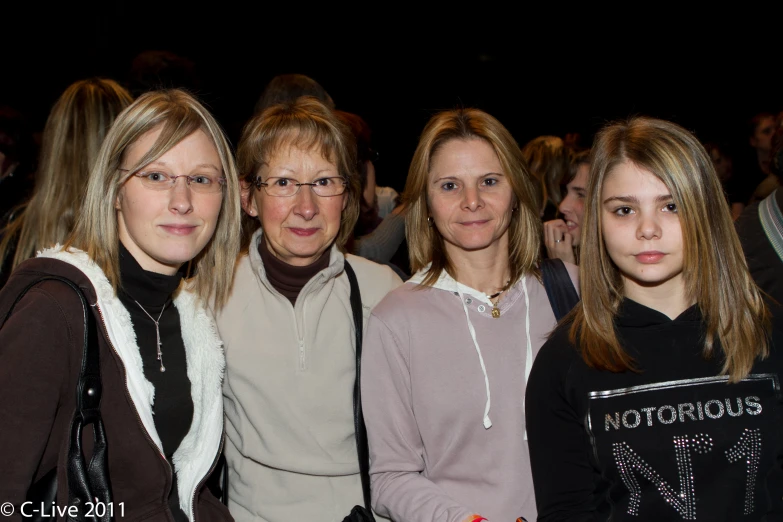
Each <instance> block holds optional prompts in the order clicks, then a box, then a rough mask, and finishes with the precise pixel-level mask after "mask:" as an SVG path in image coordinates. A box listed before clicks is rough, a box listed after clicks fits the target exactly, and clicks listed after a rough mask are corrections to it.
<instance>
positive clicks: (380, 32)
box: [0, 0, 783, 190]
mask: <svg viewBox="0 0 783 522" xmlns="http://www.w3.org/2000/svg"><path fill="white" fill-rule="evenodd" d="M770 4H771V3H770ZM545 5H546V6H547V7H542V4H513V5H512V4H508V5H506V4H504V5H501V4H492V3H487V4H470V5H468V4H466V5H465V6H463V7H459V4H442V5H439V6H437V7H433V6H429V5H427V4H420V5H419V4H415V5H411V6H408V7H404V6H402V5H400V4H357V5H356V6H352V7H350V8H348V7H346V8H344V9H343V10H342V12H337V11H338V6H337V5H328V6H324V5H322V6H321V8H320V9H315V8H312V7H309V6H307V5H305V4H299V3H288V4H275V5H274V6H271V5H268V4H258V3H239V2H231V1H226V2H213V3H202V4H196V3H175V2H165V1H161V2H147V1H142V2H129V1H126V0H122V1H120V0H115V1H109V2H92V1H87V2H80V3H78V4H74V5H60V6H44V5H43V4H32V3H30V4H18V5H17V4H14V6H15V9H16V11H14V13H18V14H9V12H8V11H6V6H4V12H6V15H7V19H6V20H4V21H3V25H4V26H5V27H6V28H7V30H6V38H4V42H3V49H4V51H3V58H2V78H0V103H10V104H12V105H14V106H17V107H19V108H20V109H22V110H23V111H24V112H26V113H27V114H28V115H29V116H30V118H31V120H32V121H33V123H34V124H35V126H36V128H37V129H39V130H40V129H42V128H43V123H44V122H45V119H46V117H47V115H48V111H49V109H50V108H51V106H52V104H53V103H54V101H55V100H56V98H57V97H58V96H59V94H60V93H61V92H62V91H63V90H64V89H65V88H66V87H67V86H68V84H70V83H71V82H73V81H75V80H78V79H81V78H84V77H87V76H93V75H97V76H108V77H112V78H114V79H117V80H120V81H122V82H125V81H126V80H127V79H128V75H129V70H130V65H131V62H132V60H133V57H134V56H135V55H136V54H137V53H139V52H141V51H143V50H150V49H164V50H169V51H172V52H174V53H177V54H179V55H180V56H182V57H184V58H186V59H188V60H190V61H192V62H193V63H194V64H195V67H196V73H197V76H198V78H199V84H198V88H197V90H198V92H197V94H199V96H200V97H201V98H202V100H203V101H204V102H205V103H206V104H207V105H208V106H209V107H210V108H211V109H212V111H213V112H214V114H215V115H216V116H217V117H218V119H219V120H220V121H221V123H222V124H223V126H224V127H225V129H226V131H227V133H228V135H229V137H230V138H231V141H232V143H234V144H236V142H237V140H238V137H239V132H240V130H241V126H242V124H243V123H244V121H245V120H246V119H247V118H248V117H249V116H250V114H251V113H252V109H253V104H254V103H255V101H256V98H257V97H258V95H259V94H260V93H261V90H262V89H263V87H264V85H265V84H266V82H267V81H269V80H270V79H271V78H272V77H273V76H274V75H276V74H281V73H294V72H296V73H303V74H307V75H309V76H311V77H313V78H314V79H316V80H317V81H318V82H320V83H321V84H322V85H323V86H324V87H325V88H326V90H327V91H328V92H329V93H330V94H331V96H332V98H333V99H334V100H335V102H336V104H337V107H338V108H340V109H343V110H347V111H352V112H356V113H358V114H360V115H361V116H363V117H364V118H365V119H366V120H367V121H368V123H369V124H370V126H371V127H372V128H373V132H374V141H375V146H376V149H378V150H379V152H380V160H379V162H378V164H377V171H378V178H379V183H380V184H386V185H391V186H393V187H395V188H396V189H398V190H401V189H402V187H403V184H404V180H405V175H406V172H407V167H408V163H409V161H410V159H411V156H412V154H413V150H414V148H415V145H416V141H417V139H418V134H419V132H420V131H421V129H422V128H423V126H424V124H425V123H426V121H427V119H428V118H429V117H430V116H431V115H432V114H433V113H434V112H435V111H437V110H440V109H446V108H452V107H454V106H457V105H464V106H476V107H479V108H481V109H484V110H486V111H488V112H490V113H491V114H493V115H494V116H496V117H497V118H498V119H499V120H500V121H501V122H503V123H504V124H505V125H506V126H507V127H508V128H509V130H510V131H511V132H512V134H513V135H514V136H515V137H516V139H517V141H518V142H519V144H520V145H523V144H524V143H525V142H526V141H527V140H529V139H531V138H533V137H535V136H538V135H541V134H556V135H560V136H563V135H564V134H565V133H566V132H579V133H581V135H582V137H583V142H584V144H585V145H589V143H590V141H591V140H592V136H593V134H594V133H595V131H596V130H597V129H598V128H599V127H600V126H601V125H602V124H603V123H605V122H607V121H609V120H612V119H615V118H622V117H626V116H629V115H632V114H647V115H651V116H657V117H661V118H666V119H671V120H673V121H676V122H678V123H680V124H682V125H684V126H686V127H687V128H689V129H691V130H693V131H694V132H695V133H696V134H697V136H698V137H699V138H701V139H703V140H707V139H710V140H713V139H714V140H722V141H726V142H730V143H731V144H733V145H737V146H739V145H740V144H744V138H743V132H744V122H745V121H746V120H747V119H748V118H749V117H750V116H752V115H753V114H755V113H756V112H759V111H762V110H765V111H770V112H778V111H779V110H781V109H783V95H782V94H781V92H782V91H781V88H780V85H781V82H782V81H783V72H781V71H783V68H781V65H783V61H782V60H781V54H782V53H781V46H780V36H779V35H780V34H781V31H780V28H779V27H780V25H781V24H780V21H779V18H778V16H779V14H780V13H779V11H780V8H779V7H776V6H772V5H761V4H759V5H748V6H747V7H743V6H739V7H738V6H732V8H731V10H726V11H721V8H720V7H718V6H717V5H713V6H712V7H709V8H707V7H703V8H699V9H696V8H695V7H688V6H687V5H672V6H665V5H663V4H655V6H654V7H653V6H652V5H651V4H650V5H648V4H623V5H624V6H625V7H623V8H622V9H623V11H622V12H620V11H617V10H614V11H610V10H606V11H605V12H601V11H600V10H599V9H598V8H596V7H594V6H590V7H582V8H574V7H569V6H567V5H566V4H561V3H551V4H545ZM424 8H427V9H430V10H429V11H427V12H426V13H425V12H423V11H422V10H423V9H424ZM4 18H6V17H5V16H4Z"/></svg>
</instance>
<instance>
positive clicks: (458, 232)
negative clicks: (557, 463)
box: [362, 108, 576, 522]
mask: <svg viewBox="0 0 783 522" xmlns="http://www.w3.org/2000/svg"><path fill="white" fill-rule="evenodd" d="M534 183H535V182H534V180H533V178H531V176H530V175H529V174H528V172H527V167H526V162H525V160H524V157H523V156H522V153H521V151H520V149H519V147H518V145H517V143H516V141H514V138H513V137H512V136H511V134H510V133H509V132H508V130H507V129H506V128H505V127H504V126H503V125H502V124H501V123H500V122H499V121H498V120H497V119H495V118H494V117H493V116H491V115H489V114H487V113H486V112H483V111H480V110H477V109H472V108H468V109H457V110H449V111H443V112H440V113H438V114H436V115H434V116H433V117H432V118H431V119H430V121H429V122H428V123H427V125H426V127H425V128H424V131H423V132H422V134H421V137H420V139H419V144H418V147H417V148H416V151H415V153H414V156H413V160H412V162H411V166H410V169H409V171H408V179H407V183H406V186H405V191H404V195H403V197H404V198H405V201H406V204H407V206H408V210H407V212H408V213H407V216H406V220H407V221H406V228H407V230H406V232H407V239H408V247H409V251H410V258H411V266H412V268H413V270H414V271H415V274H414V276H413V277H412V278H411V279H409V280H408V281H407V282H406V283H405V284H404V285H402V286H401V287H400V288H399V289H397V290H395V291H393V292H391V293H390V294H389V295H388V296H386V298H384V300H383V301H381V303H380V304H379V305H378V306H377V307H376V308H375V309H374V310H373V312H372V315H371V316H370V322H369V325H368V327H367V336H366V340H365V343H364V351H363V354H362V401H363V408H364V417H365V420H366V423H367V436H368V439H369V447H370V463H371V466H370V476H371V479H372V499H373V506H374V508H375V510H376V511H377V512H378V513H380V514H382V515H388V516H389V517H390V518H391V519H392V520H394V521H395V522H434V521H443V522H469V521H471V522H472V521H478V520H485V519H488V520H492V521H500V520H509V521H513V520H516V519H517V517H524V519H525V520H528V521H533V520H535V519H536V506H535V501H534V498H533V485H532V478H531V475H530V458H529V456H528V449H527V437H526V435H525V421H524V410H523V408H522V406H523V398H524V396H525V383H526V381H527V375H528V373H529V372H530V368H531V367H532V364H533V358H534V357H535V355H536V353H537V352H538V349H539V347H540V346H541V345H542V344H543V343H544V341H545V340H546V336H547V334H548V333H549V331H550V330H551V329H552V328H553V327H554V326H555V315H554V313H553V311H552V307H551V306H550V302H549V299H548V297H547V292H546V290H545V289H544V286H543V284H542V280H541V270H540V266H539V264H540V257H539V252H540V244H541V219H540V217H539V200H538V199H537V196H536V194H537V190H536V187H535V186H534ZM568 267H569V272H568V273H569V274H570V277H569V275H565V278H566V279H567V280H568V283H569V284H570V285H574V286H575V280H576V267H575V266H574V265H568ZM485 517H486V518H485Z"/></svg>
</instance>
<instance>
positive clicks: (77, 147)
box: [0, 78, 133, 269]
mask: <svg viewBox="0 0 783 522" xmlns="http://www.w3.org/2000/svg"><path fill="white" fill-rule="evenodd" d="M132 101H133V98H132V97H131V94H130V92H128V91H127V90H126V89H125V88H124V87H122V86H121V85H120V84H118V83H117V82H116V81H114V80H111V79H104V78H88V79H85V80H79V81H77V82H74V83H72V84H71V85H69V86H68V88H66V89H65V91H63V93H62V94H61V95H60V97H59V98H58V99H57V102H56V103H55V104H54V106H53V107H52V109H51V111H50V112H49V117H48V118H47V119H46V124H45V125H44V130H43V137H42V146H41V158H40V161H39V164H38V165H39V168H38V171H37V173H36V184H35V188H34V190H33V193H32V196H31V197H30V200H29V201H27V202H25V204H24V206H23V208H22V210H21V212H20V213H19V214H17V215H16V217H14V220H13V221H12V222H11V223H9V224H8V226H7V227H6V230H4V231H3V240H2V242H0V260H2V259H5V257H6V255H8V254H9V252H10V250H11V248H12V247H13V246H14V245H15V247H16V248H15V251H14V257H13V260H12V262H11V264H10V266H11V269H13V268H16V267H17V266H18V265H19V263H21V262H22V261H24V260H25V259H28V258H31V257H33V256H34V255H35V253H36V252H37V251H38V250H41V249H43V248H46V247H49V246H53V245H54V244H56V243H62V242H63V241H65V238H66V237H68V234H70V232H71V230H72V229H73V226H74V223H75V222H76V220H77V218H78V214H79V207H80V205H81V202H82V199H83V196H84V191H85V187H86V186H87V178H88V177H89V175H90V169H91V168H92V167H93V165H94V164H95V160H96V158H97V157H98V151H99V150H100V148H101V143H102V142H103V139H104V137H105V136H106V133H107V132H108V131H109V127H111V125H112V123H113V122H114V119H115V118H116V117H117V115H118V114H119V113H120V112H121V111H122V110H123V109H124V108H125V107H127V106H128V105H130V104H131V102H132Z"/></svg>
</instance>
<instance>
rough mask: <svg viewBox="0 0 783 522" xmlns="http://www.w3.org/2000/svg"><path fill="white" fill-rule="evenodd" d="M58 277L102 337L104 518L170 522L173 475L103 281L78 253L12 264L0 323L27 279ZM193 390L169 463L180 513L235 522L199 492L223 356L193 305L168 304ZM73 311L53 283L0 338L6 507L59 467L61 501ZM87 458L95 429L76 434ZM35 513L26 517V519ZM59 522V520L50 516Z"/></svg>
mask: <svg viewBox="0 0 783 522" xmlns="http://www.w3.org/2000/svg"><path fill="white" fill-rule="evenodd" d="M45 274H56V275H61V276H64V277H66V278H68V279H70V280H71V281H73V282H75V283H76V284H78V285H79V286H80V288H81V289H82V290H83V292H84V294H85V296H86V297H87V299H88V301H89V302H90V303H96V306H93V313H95V315H96V324H97V326H98V329H99V340H100V341H99V342H100V359H101V378H102V384H103V396H102V401H101V412H102V415H103V422H104V424H105V428H106V432H107V438H108V448H109V449H108V456H109V473H110V478H111V485H112V500H113V503H114V506H113V510H114V515H115V518H116V519H117V520H129V521H130V520H142V519H143V520H145V522H146V521H149V522H157V521H160V522H164V521H166V522H171V521H173V517H172V515H171V511H170V510H169V507H168V503H167V498H168V494H169V490H170V489H171V486H172V469H171V468H172V466H170V465H169V464H168V462H167V461H166V460H165V458H164V457H163V454H162V451H161V450H160V447H161V444H160V439H159V437H158V435H157V432H156V431H155V425H154V421H153V418H152V407H151V405H152V401H153V399H154V389H153V388H152V385H151V384H150V383H149V381H147V380H146V378H145V377H144V373H143V369H142V366H141V356H140V355H139V350H138V347H137V345H136V341H135V334H134V333H133V329H132V323H131V322H130V316H129V314H128V312H127V310H126V309H125V308H124V307H123V306H122V304H121V303H120V301H119V300H118V299H117V298H116V296H115V294H114V292H113V290H112V288H111V285H110V284H109V282H108V280H107V279H106V277H105V276H104V275H103V272H102V271H101V270H100V269H99V268H98V267H97V266H96V265H95V264H94V263H92V262H91V261H90V260H89V259H88V258H87V256H86V255H85V254H84V253H78V252H77V253H65V252H62V251H58V250H54V249H52V250H48V251H45V252H43V253H42V254H40V255H39V257H37V258H35V259H31V260H28V261H26V262H24V263H23V264H21V265H20V266H19V267H18V268H17V270H16V271H15V272H14V273H13V274H12V276H11V278H10V279H9V281H8V283H7V284H6V286H5V287H4V288H3V289H2V291H0V318H4V317H5V316H6V314H7V311H8V310H9V308H10V306H11V304H12V303H13V301H14V299H15V298H16V296H17V295H18V294H19V292H20V291H21V290H22V289H23V288H24V287H25V286H27V284H28V283H29V282H31V281H33V280H34V279H36V278H38V277H40V276H42V275H45ZM174 303H175V305H176V306H177V309H178V311H179V314H180V321H181V324H182V336H183V341H184V344H185V349H186V357H187V362H188V376H189V378H190V380H191V384H192V390H193V392H192V395H193V403H194V415H193V424H192V425H191V428H190V430H189V431H188V434H187V435H186V437H185V438H184V439H183V441H182V444H181V445H180V447H179V449H178V450H177V451H176V452H175V454H174V457H173V461H174V468H175V469H176V473H177V479H178V493H179V497H180V503H181V507H182V509H183V511H184V512H185V514H186V515H188V517H189V518H190V519H191V521H193V520H194V519H195V520H197V521H198V522H211V521H225V520H232V518H231V515H230V514H229V513H228V510H227V509H226V508H225V506H223V504H221V503H220V502H219V501H218V500H217V499H215V497H214V496H213V495H212V494H211V493H210V491H209V490H208V489H207V488H206V487H205V486H204V482H205V480H206V477H207V476H208V475H209V473H210V472H211V471H212V470H213V468H214V466H215V463H216V461H217V456H218V455H219V453H220V449H221V446H222V440H223V408H222V395H221V383H222V378H223V369H224V357H223V350H222V344H221V342H220V340H219V338H218V336H217V334H216V329H215V327H214V324H213V322H212V319H211V316H209V315H208V314H207V312H206V311H205V310H204V308H203V307H202V306H200V305H199V304H198V301H197V299H196V297H195V296H194V295H193V294H191V293H189V292H186V291H180V292H179V293H178V295H177V297H176V299H175V300H174ZM81 314H82V306H81V302H80V300H79V298H78V296H77V295H76V293H75V292H74V291H73V290H72V289H71V288H70V287H68V286H66V285H65V284H63V283H60V282H57V281H46V282H42V283H39V284H38V285H36V286H35V287H34V288H33V289H32V290H31V291H29V292H28V294H27V295H26V296H25V297H24V298H23V299H22V300H21V301H20V302H19V303H18V304H17V305H16V308H15V309H14V312H13V314H12V315H11V316H10V317H9V319H8V320H7V321H6V323H5V325H4V326H3V328H2V329H0V470H2V471H3V472H2V475H0V500H2V501H3V502H11V503H12V504H13V505H14V515H13V517H11V520H21V516H20V508H21V504H22V503H23V502H24V501H25V495H26V492H27V489H28V488H29V486H30V485H31V484H32V483H34V482H35V481H37V480H38V479H40V478H41V477H42V476H43V475H45V474H46V473H47V472H48V471H49V470H51V469H52V468H54V467H55V465H57V466H58V484H59V490H58V495H57V497H58V502H57V505H58V506H64V505H65V504H66V502H64V501H62V500H60V499H65V498H67V491H66V489H65V471H64V470H65V468H64V464H65V460H66V459H65V454H66V452H65V451H64V449H65V444H66V443H67V436H66V435H67V431H68V428H69V424H70V420H71V416H72V414H73V411H74V407H75V396H76V393H75V390H76V381H77V378H78V373H79V365H80V364H81V355H82V335H83V334H82V332H83V318H82V315H81ZM84 442H85V448H86V450H85V451H86V452H87V455H86V456H87V458H88V459H89V452H90V451H91V448H92V430H91V429H87V430H85V437H84ZM34 508H35V506H27V508H26V512H28V513H29V512H30V511H31V510H32V509H34ZM58 518H59V517H58Z"/></svg>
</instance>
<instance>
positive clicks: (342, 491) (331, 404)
mask: <svg viewBox="0 0 783 522" xmlns="http://www.w3.org/2000/svg"><path fill="white" fill-rule="evenodd" d="M261 239H262V237H261V231H259V232H257V233H256V234H255V235H254V237H253V241H252V242H251V245H252V246H251V248H250V253H249V255H247V256H244V257H243V258H241V259H240V260H239V262H238V264H237V272H236V276H235V280H234V288H233V291H232V294H231V297H230V298H229V300H228V303H227V304H226V306H225V307H224V308H223V309H222V310H221V311H220V313H219V314H218V315H217V325H218V329H219V332H220V336H221V338H222V339H223V342H224V347H225V352H226V376H225V381H224V388H223V396H224V404H225V414H226V444H225V453H226V459H227V462H228V466H229V509H230V511H231V513H232V515H233V516H234V518H235V519H236V520H237V521H238V522H244V521H251V520H252V521H254V522H261V521H264V522H291V521H318V522H331V521H336V522H341V521H342V519H343V518H344V517H345V516H346V515H347V514H348V513H349V511H350V510H351V508H352V507H353V506H354V505H356V504H361V503H362V491H361V482H360V480H359V474H358V473H359V464H358V458H357V454H356V441H355V438H354V421H353V387H354V380H355V376H356V371H355V337H354V335H355V334H354V327H353V316H352V312H351V303H350V286H349V282H348V277H347V275H346V274H345V271H344V270H343V266H344V261H345V258H346V257H345V256H344V255H343V254H342V253H341V252H340V251H339V250H338V249H337V248H336V247H332V250H331V253H330V257H329V266H328V267H327V268H326V269H324V270H322V271H321V272H319V273H318V274H316V276H315V277H313V279H311V280H310V281H309V282H308V283H307V284H306V285H305V287H304V288H303V289H302V292H301V293H300V294H299V297H298V298H297V300H296V306H292V305H291V302H290V301H289V300H288V299H287V298H286V297H284V296H283V295H281V294H280V293H279V292H277V291H276V290H275V289H274V288H273V287H272V285H271V284H270V283H269V281H268V279H267V277H266V273H265V270H264V266H263V264H262V261H261V256H260V255H259V253H258V249H257V248H256V246H255V245H257V244H258V241H260V240H261ZM347 259H348V261H349V262H350V263H351V266H352V267H353V269H354V271H355V272H356V276H357V278H358V280H359V287H360V291H361V295H362V306H363V316H364V322H365V326H366V324H367V320H368V318H369V315H370V311H371V309H372V308H373V307H374V306H375V304H376V303H378V302H379V301H380V300H381V299H382V298H383V297H384V296H385V295H386V294H387V293H388V292H389V291H391V290H392V289H394V288H396V287H398V286H399V285H401V284H402V281H401V280H400V278H399V277H398V276H397V275H396V274H395V273H394V272H393V271H392V270H391V269H390V268H389V267H387V266H383V265H379V264H377V263H374V262H372V261H368V260H366V259H364V258H361V257H357V256H353V255H350V254H349V255H348V256H347Z"/></svg>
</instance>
